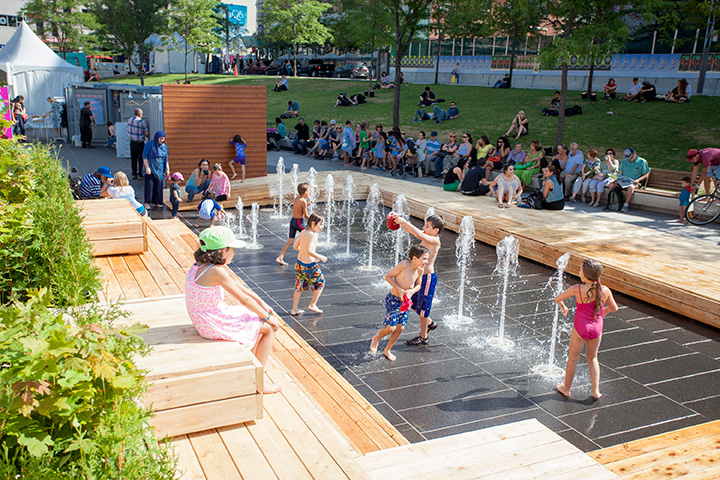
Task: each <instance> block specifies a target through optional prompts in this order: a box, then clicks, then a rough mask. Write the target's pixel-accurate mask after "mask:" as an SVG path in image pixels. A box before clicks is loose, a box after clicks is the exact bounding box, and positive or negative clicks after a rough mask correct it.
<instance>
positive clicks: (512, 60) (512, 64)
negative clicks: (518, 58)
mask: <svg viewBox="0 0 720 480" xmlns="http://www.w3.org/2000/svg"><path fill="white" fill-rule="evenodd" d="M516 48H517V41H516V37H513V41H512V47H511V50H510V71H509V72H508V85H507V86H508V88H510V86H512V76H513V70H514V69H515V49H516Z"/></svg>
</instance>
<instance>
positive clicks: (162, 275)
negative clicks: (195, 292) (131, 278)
mask: <svg viewBox="0 0 720 480" xmlns="http://www.w3.org/2000/svg"><path fill="white" fill-rule="evenodd" d="M148 243H149V242H148ZM139 257H140V260H142V262H143V263H144V264H145V267H146V268H147V270H148V272H150V275H152V277H153V279H155V283H157V285H158V287H160V291H161V292H162V296H167V295H178V294H180V293H182V290H180V287H179V286H178V285H177V283H176V282H175V280H174V279H173V277H172V275H171V274H170V272H168V271H167V270H166V269H165V267H164V266H163V264H162V263H161V262H160V260H158V258H157V256H156V255H155V252H153V251H152V249H148V251H147V252H144V253H142V254H141V255H140V256H139ZM177 273H178V272H175V274H177ZM178 281H182V277H181V278H180V279H178Z"/></svg>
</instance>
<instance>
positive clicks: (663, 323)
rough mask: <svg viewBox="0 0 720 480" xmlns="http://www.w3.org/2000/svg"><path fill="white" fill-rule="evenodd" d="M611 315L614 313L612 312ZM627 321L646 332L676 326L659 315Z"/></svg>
mask: <svg viewBox="0 0 720 480" xmlns="http://www.w3.org/2000/svg"><path fill="white" fill-rule="evenodd" d="M612 315H615V314H614V313H613V314H612ZM628 323H630V324H632V325H635V326H636V327H640V328H642V329H643V330H646V331H648V332H657V331H659V330H668V329H670V328H674V327H677V325H675V324H673V323H670V322H668V321H667V320H663V319H662V318H661V317H646V318H641V319H639V320H630V321H628Z"/></svg>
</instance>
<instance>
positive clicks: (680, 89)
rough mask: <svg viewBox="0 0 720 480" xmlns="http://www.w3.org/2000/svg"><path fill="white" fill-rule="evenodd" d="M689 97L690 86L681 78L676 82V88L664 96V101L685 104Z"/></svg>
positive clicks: (690, 92) (690, 93)
mask: <svg viewBox="0 0 720 480" xmlns="http://www.w3.org/2000/svg"><path fill="white" fill-rule="evenodd" d="M690 95H692V89H691V88H690V85H688V82H687V80H685V79H684V78H681V79H680V80H678V82H677V87H675V88H673V89H672V90H670V91H669V92H668V94H667V95H666V96H665V101H666V102H672V103H685V102H689V101H690Z"/></svg>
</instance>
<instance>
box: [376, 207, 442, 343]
mask: <svg viewBox="0 0 720 480" xmlns="http://www.w3.org/2000/svg"><path fill="white" fill-rule="evenodd" d="M390 215H391V216H392V218H394V219H395V222H396V223H397V224H398V225H400V227H402V229H403V230H405V231H406V232H408V233H410V234H411V235H413V236H414V237H415V238H417V239H418V240H420V245H422V246H423V247H425V248H427V250H428V253H429V254H430V255H429V258H428V262H427V265H426V266H425V270H424V271H423V275H422V281H421V286H420V290H419V291H418V292H417V293H416V294H415V295H413V297H412V302H413V305H412V308H413V310H415V311H416V312H417V314H418V315H420V335H418V336H417V337H415V338H413V339H411V340H408V341H407V342H406V343H407V344H408V345H410V346H415V345H427V344H428V342H429V340H428V333H429V332H431V331H433V330H435V329H436V328H437V323H435V322H433V321H432V320H431V319H430V310H431V309H432V301H433V296H434V295H435V286H436V285H437V275H436V274H435V259H436V258H437V255H438V252H439V251H440V233H441V232H442V231H443V229H444V228H445V221H444V220H443V219H442V217H441V216H439V215H430V216H429V217H428V218H427V219H426V220H425V225H423V229H422V230H420V229H419V228H417V227H416V226H415V225H413V224H412V223H410V222H409V221H407V220H405V219H404V218H402V217H401V216H400V215H398V214H397V213H395V212H392V213H390Z"/></svg>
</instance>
